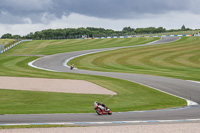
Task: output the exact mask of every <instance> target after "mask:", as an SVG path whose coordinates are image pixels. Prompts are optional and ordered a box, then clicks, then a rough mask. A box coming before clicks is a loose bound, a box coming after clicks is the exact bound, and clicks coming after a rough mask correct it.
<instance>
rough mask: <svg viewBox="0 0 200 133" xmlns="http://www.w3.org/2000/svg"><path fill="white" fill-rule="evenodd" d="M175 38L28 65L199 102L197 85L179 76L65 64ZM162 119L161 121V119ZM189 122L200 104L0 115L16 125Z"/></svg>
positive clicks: (199, 115)
mask: <svg viewBox="0 0 200 133" xmlns="http://www.w3.org/2000/svg"><path fill="white" fill-rule="evenodd" d="M178 39H179V38H178V37H165V38H162V39H161V40H159V41H156V42H152V43H148V44H143V45H137V46H125V47H116V48H104V49H94V50H84V51H76V52H68V53H62V54H56V55H50V56H45V57H42V58H39V59H37V60H35V61H33V62H31V63H29V65H32V66H33V67H35V68H38V69H45V70H49V71H57V72H69V73H79V74H89V75H99V76H107V77H112V78H119V79H124V80H129V81H132V82H136V83H139V84H142V85H145V86H149V87H151V88H153V89H158V90H160V91H164V92H166V93H170V94H172V95H175V96H178V97H182V98H184V99H188V100H191V101H193V102H196V103H198V104H199V103H200V84H199V83H196V82H190V81H186V80H181V79H173V78H167V77H159V76H151V75H142V74H128V73H115V72H98V71H88V70H79V69H75V70H70V69H69V68H67V67H66V65H65V64H66V62H67V61H68V60H69V59H72V58H74V57H78V56H81V55H84V54H88V53H95V52H100V51H108V50H115V49H120V48H127V47H138V46H145V45H156V44H162V43H168V42H173V41H176V40H178ZM162 120H164V121H162ZM171 120H172V121H173V120H174V121H190V120H191V121H193V120H195V121H196V120H197V121H199V120H200V107H199V106H198V105H191V106H188V107H183V108H175V109H167V110H155V111H132V112H116V113H113V114H112V115H111V116H107V115H105V116H98V115H97V114H96V113H80V114H31V115H26V114H23V115H0V124H20V123H68V124H69V123H73V124H75V125H81V124H84V125H87V124H90V122H94V125H98V124H95V123H101V124H104V125H107V123H106V122H108V123H109V122H112V123H114V124H122V123H126V122H130V123H131V122H132V123H134V122H159V121H162V122H167V121H171Z"/></svg>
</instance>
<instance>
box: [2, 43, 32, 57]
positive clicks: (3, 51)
mask: <svg viewBox="0 0 200 133" xmlns="http://www.w3.org/2000/svg"><path fill="white" fill-rule="evenodd" d="M26 41H32V39H30V40H21V41H19V42H17V43H15V44H13V45H11V46H10V47H8V48H6V49H4V50H2V51H0V54H2V53H5V52H6V51H7V50H9V49H11V48H12V47H14V46H16V45H18V44H20V43H22V42H26Z"/></svg>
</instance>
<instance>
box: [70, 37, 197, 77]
mask: <svg viewBox="0 0 200 133" xmlns="http://www.w3.org/2000/svg"><path fill="white" fill-rule="evenodd" d="M199 51H200V37H182V38H181V39H180V40H179V41H176V42H173V43H170V44H161V45H159V46H158V45H154V46H147V47H137V48H126V49H120V50H115V51H107V52H101V53H97V54H92V55H85V56H82V57H79V58H76V59H73V60H71V61H70V62H69V65H70V64H75V66H76V67H78V68H80V69H89V70H96V71H112V72H126V73H139V74H149V75H158V76H166V77H173V78H179V79H186V80H197V81H200V76H199V75H200V52H199Z"/></svg>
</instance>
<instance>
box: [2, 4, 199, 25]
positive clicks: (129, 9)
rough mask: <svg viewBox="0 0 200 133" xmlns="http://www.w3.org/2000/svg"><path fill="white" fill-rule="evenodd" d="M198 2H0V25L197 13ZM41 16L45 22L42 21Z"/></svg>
mask: <svg viewBox="0 0 200 133" xmlns="http://www.w3.org/2000/svg"><path fill="white" fill-rule="evenodd" d="M199 5H200V1H199V0H192V1H190V0H0V23H26V21H24V18H30V19H31V21H32V23H48V22H50V21H51V20H53V19H55V18H61V17H62V16H63V15H66V16H68V15H69V14H71V13H78V14H82V15H86V16H93V17H98V18H107V19H134V18H140V17H146V16H145V15H146V14H164V13H167V12H170V11H179V12H184V11H187V12H192V13H199V12H198V10H199V9H198V8H199V7H198V6H199ZM44 16H45V20H44Z"/></svg>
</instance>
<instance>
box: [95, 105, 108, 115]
mask: <svg viewBox="0 0 200 133" xmlns="http://www.w3.org/2000/svg"><path fill="white" fill-rule="evenodd" d="M105 108H106V109H105ZM94 109H95V110H96V113H97V114H98V115H102V114H104V115H105V114H108V115H112V111H111V110H110V109H109V108H108V107H106V106H105V107H103V106H102V105H98V104H97V105H96V106H95V107H94Z"/></svg>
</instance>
